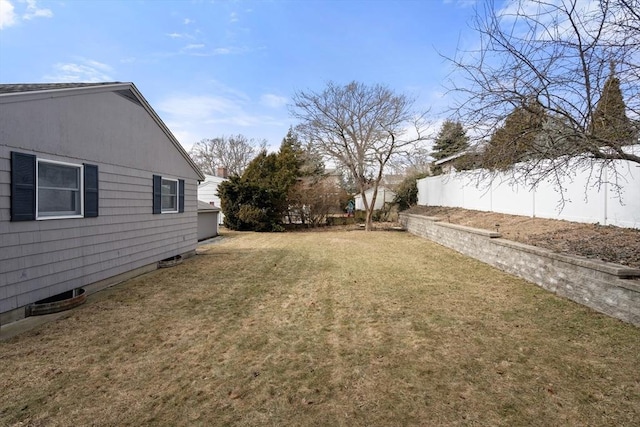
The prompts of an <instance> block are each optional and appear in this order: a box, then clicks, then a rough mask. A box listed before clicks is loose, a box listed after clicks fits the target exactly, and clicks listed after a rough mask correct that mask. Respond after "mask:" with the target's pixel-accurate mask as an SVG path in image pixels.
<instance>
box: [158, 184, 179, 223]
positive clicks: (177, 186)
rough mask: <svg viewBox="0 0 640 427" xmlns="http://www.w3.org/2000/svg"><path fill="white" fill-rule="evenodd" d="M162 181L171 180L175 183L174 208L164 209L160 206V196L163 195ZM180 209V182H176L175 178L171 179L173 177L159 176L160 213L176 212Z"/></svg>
mask: <svg viewBox="0 0 640 427" xmlns="http://www.w3.org/2000/svg"><path fill="white" fill-rule="evenodd" d="M164 181H171V182H175V183H176V208H175V210H174V209H165V208H164V207H163V206H162V198H163V197H164V193H163V192H162V189H163V185H162V183H163V182H164ZM179 210H180V183H179V182H178V180H177V179H173V178H166V177H164V176H163V177H161V178H160V213H163V214H171V213H178V211H179Z"/></svg>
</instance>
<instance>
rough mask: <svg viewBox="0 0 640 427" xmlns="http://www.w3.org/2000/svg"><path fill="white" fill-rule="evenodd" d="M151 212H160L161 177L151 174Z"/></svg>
mask: <svg viewBox="0 0 640 427" xmlns="http://www.w3.org/2000/svg"><path fill="white" fill-rule="evenodd" d="M153 213H154V214H159V213H162V177H161V176H160V175H153Z"/></svg>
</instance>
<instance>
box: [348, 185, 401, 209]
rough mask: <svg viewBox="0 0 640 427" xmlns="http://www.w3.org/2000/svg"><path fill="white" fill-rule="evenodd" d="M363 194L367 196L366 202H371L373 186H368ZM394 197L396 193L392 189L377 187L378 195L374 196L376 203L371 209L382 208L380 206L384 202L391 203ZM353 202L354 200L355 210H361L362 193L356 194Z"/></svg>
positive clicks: (362, 207)
mask: <svg viewBox="0 0 640 427" xmlns="http://www.w3.org/2000/svg"><path fill="white" fill-rule="evenodd" d="M365 195H366V197H367V203H371V199H373V188H370V189H369V190H367V191H365ZM395 197H396V193H394V192H393V191H391V190H389V189H388V188H386V187H379V188H378V195H377V197H376V204H375V206H374V208H373V210H380V209H382V207H383V206H384V204H385V203H391V202H393V199H394V198H395ZM354 199H355V202H356V210H357V211H363V210H364V202H363V201H362V195H361V194H357V195H356V196H355V197H354Z"/></svg>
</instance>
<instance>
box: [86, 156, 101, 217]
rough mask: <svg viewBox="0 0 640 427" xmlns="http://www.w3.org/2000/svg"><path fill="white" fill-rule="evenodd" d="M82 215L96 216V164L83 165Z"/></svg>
mask: <svg viewBox="0 0 640 427" xmlns="http://www.w3.org/2000/svg"><path fill="white" fill-rule="evenodd" d="M84 216H85V218H94V217H97V216H98V166H96V165H88V164H86V163H85V165H84Z"/></svg>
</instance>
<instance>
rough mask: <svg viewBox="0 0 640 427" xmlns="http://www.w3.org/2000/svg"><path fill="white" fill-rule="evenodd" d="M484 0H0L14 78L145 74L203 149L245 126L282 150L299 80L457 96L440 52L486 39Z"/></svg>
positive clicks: (6, 57)
mask: <svg viewBox="0 0 640 427" xmlns="http://www.w3.org/2000/svg"><path fill="white" fill-rule="evenodd" d="M473 4H474V1H473V0H466V1H462V0H417V1H413V0H398V1H382V0H324V1H316V0H290V1H278V0H271V1H243V0H236V1H223V0H215V1H211V0H192V1H190V0H183V1H163V0H149V1H144V0H126V1H119V0H94V1H87V0H55V1H44V0H0V82H2V83H33V82H92V81H126V82H128V81H131V82H133V83H135V85H136V86H137V87H138V89H139V90H140V91H141V92H142V94H143V95H144V96H145V98H146V99H147V100H148V101H149V103H150V104H151V106H152V107H153V108H154V109H155V110H156V112H157V113H158V114H159V115H160V117H161V118H162V119H163V120H164V121H165V123H166V124H167V125H168V126H169V128H170V129H171V130H172V132H173V133H174V134H175V135H176V137H177V138H178V140H179V141H180V142H181V143H182V145H183V146H184V147H185V148H186V149H187V150H189V149H190V148H191V146H192V145H193V144H194V143H195V142H197V141H199V140H201V139H203V138H212V137H216V136H221V135H231V134H238V133H241V134H244V135H246V136H247V137H249V138H257V139H262V138H264V139H267V140H268V143H269V145H270V146H271V147H273V148H276V147H277V146H279V144H280V142H281V140H282V138H283V137H284V136H285V134H286V132H287V129H288V128H289V126H290V125H292V124H295V122H294V121H293V119H292V118H291V117H290V115H289V110H288V108H287V104H288V103H290V99H291V96H292V95H293V93H294V92H295V91H297V90H314V91H319V90H321V89H322V88H323V87H324V86H325V84H326V82H328V81H335V82H338V83H348V82H350V81H353V80H356V81H360V82H363V83H366V84H376V83H381V84H385V85H388V86H389V87H390V88H392V89H393V90H395V91H397V92H401V93H405V94H407V95H409V96H412V97H414V98H415V99H416V104H415V107H416V108H417V109H419V110H426V109H428V108H431V116H432V117H433V119H434V121H435V123H436V126H437V123H438V121H439V120H442V118H443V117H444V116H445V114H444V113H442V111H444V110H445V109H446V107H447V106H448V103H449V102H450V100H449V99H448V97H447V96H445V89H444V87H443V85H444V84H445V80H446V79H447V76H448V74H449V72H450V66H449V65H448V64H447V63H446V61H444V60H443V59H442V57H441V56H440V54H439V52H440V53H442V54H445V55H453V54H454V53H455V51H456V47H457V46H461V47H465V46H469V45H473V43H474V42H476V38H475V36H474V33H473V31H472V30H470V26H469V24H470V19H471V17H472V16H473V13H474V11H473Z"/></svg>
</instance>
